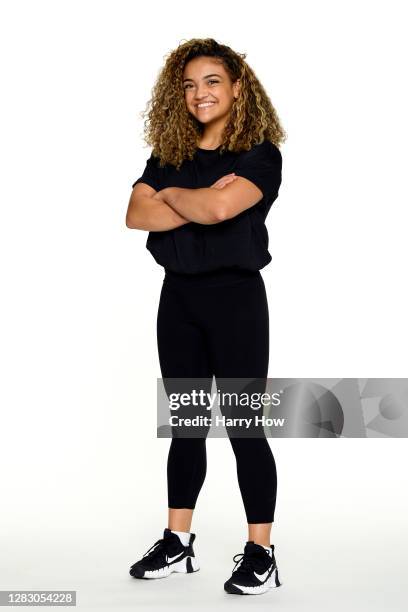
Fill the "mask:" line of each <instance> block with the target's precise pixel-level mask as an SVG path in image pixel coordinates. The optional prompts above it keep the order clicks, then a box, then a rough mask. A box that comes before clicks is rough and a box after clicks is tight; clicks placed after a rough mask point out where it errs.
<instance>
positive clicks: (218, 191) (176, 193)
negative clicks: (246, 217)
mask: <svg viewBox="0 0 408 612" xmlns="http://www.w3.org/2000/svg"><path fill="white" fill-rule="evenodd" d="M262 197H263V194H262V191H261V190H260V189H259V188H258V187H257V186H256V185H255V184H254V183H252V182H251V181H249V180H248V179H245V178H243V177H240V176H235V174H227V175H225V176H223V177H221V178H220V179H218V181H216V182H215V183H214V184H213V185H211V187H203V188H199V189H186V188H184V187H183V188H182V187H166V188H165V189H162V190H161V191H155V190H154V189H153V187H151V186H150V185H147V184H146V183H138V184H137V185H135V187H134V189H133V191H132V195H131V198H130V202H129V206H128V210H127V214H126V225H127V227H129V228H131V229H142V230H146V231H166V230H170V229H174V228H176V227H180V226H181V225H184V224H185V223H189V222H190V221H193V222H195V223H202V224H204V225H212V224H214V223H220V222H221V221H225V220H226V219H230V218H232V217H235V216H236V215H238V214H239V213H240V212H242V211H243V210H245V209H247V208H250V207H251V206H254V205H255V204H256V203H257V202H259V200H261V199H262Z"/></svg>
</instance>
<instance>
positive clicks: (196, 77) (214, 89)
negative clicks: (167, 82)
mask: <svg viewBox="0 0 408 612" xmlns="http://www.w3.org/2000/svg"><path fill="white" fill-rule="evenodd" d="M183 88H184V98H185V101H186V106H187V109H188V110H189V112H190V113H191V114H192V115H193V116H194V117H195V118H196V119H197V120H198V121H199V122H200V123H203V124H206V125H209V124H211V125H223V124H225V122H226V121H227V119H228V116H229V113H230V110H231V107H232V105H233V102H234V100H235V98H237V97H238V92H239V79H238V80H237V81H236V82H235V83H233V82H232V81H231V78H230V76H229V74H228V72H227V71H226V70H225V68H224V66H223V64H222V63H221V61H220V60H217V59H215V58H212V57H196V58H194V59H192V60H190V61H189V62H188V63H187V64H186V66H185V67H184V72H183Z"/></svg>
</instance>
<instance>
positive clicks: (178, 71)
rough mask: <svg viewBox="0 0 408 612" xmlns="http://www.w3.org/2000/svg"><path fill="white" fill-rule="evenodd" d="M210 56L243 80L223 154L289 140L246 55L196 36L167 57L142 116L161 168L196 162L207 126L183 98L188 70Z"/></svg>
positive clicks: (223, 143) (233, 80)
mask: <svg viewBox="0 0 408 612" xmlns="http://www.w3.org/2000/svg"><path fill="white" fill-rule="evenodd" d="M203 56H204V57H211V58H215V59H219V61H221V62H222V64H223V66H224V68H225V70H226V72H227V73H228V74H229V76H230V78H231V81H232V82H233V83H234V82H235V81H236V80H237V79H240V95H239V96H238V98H237V99H236V100H234V103H233V105H232V108H231V111H230V116H229V120H228V121H227V123H226V125H225V128H224V131H223V138H222V144H221V147H220V153H222V152H224V151H226V150H228V151H234V152H240V151H248V150H249V149H251V148H252V147H253V145H255V144H259V143H261V142H263V141H264V140H270V141H271V142H273V143H274V144H275V145H276V146H279V145H280V144H281V142H283V141H285V140H286V137H287V135H286V133H285V131H284V130H283V128H282V126H281V124H280V121H279V118H278V115H277V113H276V110H275V108H274V107H273V105H272V103H271V101H270V99H269V96H268V94H267V93H266V91H265V89H264V88H263V86H262V84H261V83H260V82H259V80H258V78H257V77H256V75H255V73H254V71H253V70H252V68H250V66H248V64H247V62H246V61H245V57H246V54H245V53H237V52H235V51H233V50H232V49H231V48H230V47H228V46H226V45H222V44H219V43H218V42H217V41H216V40H214V39H213V38H192V39H190V40H188V41H186V42H184V43H182V44H180V45H179V46H178V47H177V48H176V49H175V50H173V51H171V52H169V53H168V54H167V55H165V58H167V59H166V62H165V64H164V66H163V68H162V69H161V70H160V72H159V74H158V77H157V80H156V83H155V85H154V86H153V89H152V97H151V98H150V100H149V101H148V103H147V107H146V110H145V111H142V113H141V117H145V116H146V115H147V119H145V121H144V139H145V141H146V143H147V144H148V145H150V146H151V147H152V153H153V155H155V156H157V157H158V158H159V159H160V166H161V167H163V166H164V165H165V164H171V165H173V166H176V168H177V169H179V168H180V166H181V164H182V162H183V161H184V160H185V159H190V160H191V159H192V158H193V156H194V153H195V151H196V149H197V146H198V142H199V140H200V138H201V135H202V133H203V125H202V124H201V123H200V122H199V121H198V120H197V119H196V118H195V117H193V116H192V115H191V114H190V112H189V111H188V109H187V106H186V103H185V99H184V89H183V71H184V67H185V66H186V64H187V62H189V61H190V60H191V59H193V58H195V57H203Z"/></svg>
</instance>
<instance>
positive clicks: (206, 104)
mask: <svg viewBox="0 0 408 612" xmlns="http://www.w3.org/2000/svg"><path fill="white" fill-rule="evenodd" d="M213 104H214V102H205V103H204V104H198V105H197V106H198V108H204V107H205V106H212V105H213Z"/></svg>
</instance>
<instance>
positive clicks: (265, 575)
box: [254, 566, 275, 582]
mask: <svg viewBox="0 0 408 612" xmlns="http://www.w3.org/2000/svg"><path fill="white" fill-rule="evenodd" d="M274 569H275V568H274V567H273V566H272V567H271V569H269V570H266V572H264V573H263V574H257V573H256V572H254V574H255V576H256V577H257V578H258V580H260V581H261V582H265V581H266V580H267V579H268V578H269V576H270V575H271V574H272V572H273V570H274Z"/></svg>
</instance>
